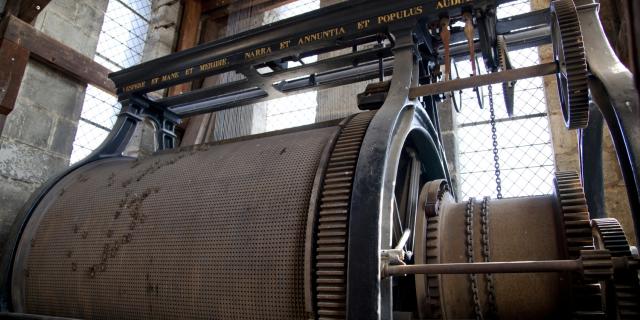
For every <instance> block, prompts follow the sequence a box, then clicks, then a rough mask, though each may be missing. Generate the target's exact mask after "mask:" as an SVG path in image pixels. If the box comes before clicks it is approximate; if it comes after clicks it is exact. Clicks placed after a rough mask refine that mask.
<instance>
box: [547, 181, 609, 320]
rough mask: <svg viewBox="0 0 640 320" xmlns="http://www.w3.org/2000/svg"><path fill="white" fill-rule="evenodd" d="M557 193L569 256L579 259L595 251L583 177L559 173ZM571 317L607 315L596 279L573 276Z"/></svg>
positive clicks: (584, 317) (581, 317)
mask: <svg viewBox="0 0 640 320" xmlns="http://www.w3.org/2000/svg"><path fill="white" fill-rule="evenodd" d="M554 182H555V191H556V196H557V197H558V200H559V202H560V209H561V213H562V224H563V231H564V238H565V241H566V249H567V258H569V259H578V258H580V253H581V251H583V250H593V249H594V247H593V238H592V235H591V225H590V222H589V210H588V208H587V200H586V198H585V196H584V191H583V189H582V184H581V182H580V177H579V176H578V174H577V173H575V172H570V171H568V172H557V173H556V178H555V181H554ZM571 289H572V293H573V294H572V295H571V296H572V297H571V310H572V315H571V316H572V318H576V319H586V318H589V319H592V318H593V317H594V316H595V317H602V318H604V316H605V313H604V308H603V306H602V292H601V290H600V284H599V283H598V282H597V281H584V280H583V279H581V278H578V277H571Z"/></svg>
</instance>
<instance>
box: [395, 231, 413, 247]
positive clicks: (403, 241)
mask: <svg viewBox="0 0 640 320" xmlns="http://www.w3.org/2000/svg"><path fill="white" fill-rule="evenodd" d="M410 235H411V229H404V232H403V233H402V237H400V240H399V241H398V244H396V247H395V248H394V249H397V250H400V249H402V248H404V245H405V244H407V240H409V236H410Z"/></svg>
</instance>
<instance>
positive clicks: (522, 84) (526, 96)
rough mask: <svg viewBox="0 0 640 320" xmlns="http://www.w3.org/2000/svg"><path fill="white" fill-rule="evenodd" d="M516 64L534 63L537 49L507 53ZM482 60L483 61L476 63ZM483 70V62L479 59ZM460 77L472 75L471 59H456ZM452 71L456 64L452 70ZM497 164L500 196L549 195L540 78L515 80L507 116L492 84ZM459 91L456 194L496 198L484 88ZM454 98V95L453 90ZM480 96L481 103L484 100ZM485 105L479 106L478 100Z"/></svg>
mask: <svg viewBox="0 0 640 320" xmlns="http://www.w3.org/2000/svg"><path fill="white" fill-rule="evenodd" d="M530 8H531V5H530V1H528V0H527V1H516V2H512V3H508V4H507V5H504V6H501V7H499V8H498V17H499V18H503V17H508V16H512V15H516V14H522V13H525V12H528V11H531V9H530ZM509 55H510V59H511V62H512V64H513V67H514V68H520V67H526V66H531V65H535V64H538V63H539V62H540V61H539V60H540V59H539V53H538V49H536V48H530V49H522V50H517V51H511V52H509ZM479 62H481V61H479ZM478 66H480V67H481V72H482V73H484V72H486V71H485V70H484V68H483V67H484V66H483V63H478ZM455 67H456V68H457V69H458V72H459V74H460V75H461V76H466V75H469V74H471V63H470V62H469V61H457V62H456V63H455ZM454 69H455V68H454ZM492 88H493V101H494V106H495V117H496V130H497V144H498V156H499V160H498V163H499V166H500V173H501V180H502V183H501V184H502V194H503V196H504V197H518V196H528V195H538V194H548V193H551V191H552V187H553V186H552V179H553V173H554V161H553V149H552V146H551V135H550V130H549V121H548V118H547V105H546V99H545V92H544V80H543V79H542V78H531V79H524V80H519V81H518V82H517V83H516V86H515V103H514V114H513V117H512V118H509V117H508V115H507V111H506V107H505V102H504V98H503V94H502V86H501V85H493V87H492ZM479 90H480V95H481V96H482V99H480V100H481V101H478V100H479V99H478V98H477V94H476V92H474V91H473V90H465V91H463V92H462V97H461V98H462V99H460V100H461V105H462V110H461V112H460V113H458V114H457V116H456V120H457V129H456V130H457V132H456V137H457V144H458V162H457V163H458V177H457V178H458V179H457V180H458V184H459V189H460V190H459V192H460V194H459V195H460V196H462V197H463V198H465V197H478V196H482V195H492V196H494V197H495V196H496V195H497V192H496V183H495V168H494V156H493V146H492V143H493V141H492V132H491V124H490V121H489V120H490V113H489V107H488V104H489V99H488V88H487V87H482V88H479ZM456 96H457V93H456ZM482 100H483V101H482ZM481 102H482V103H483V104H484V108H483V109H481V108H480V103H481Z"/></svg>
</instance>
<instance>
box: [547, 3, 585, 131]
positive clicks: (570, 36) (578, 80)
mask: <svg viewBox="0 0 640 320" xmlns="http://www.w3.org/2000/svg"><path fill="white" fill-rule="evenodd" d="M550 9H551V12H552V17H553V18H554V19H553V21H552V36H553V38H554V47H553V51H554V54H555V56H556V57H558V58H559V59H558V60H560V61H558V62H559V63H560V66H561V70H560V73H561V74H562V75H560V73H559V74H558V88H559V89H560V95H561V97H562V99H561V101H560V102H561V104H562V114H563V116H564V119H565V124H566V126H567V128H569V129H577V128H585V127H586V126H587V124H588V122H589V86H588V80H587V76H588V72H587V59H586V57H585V50H584V43H583V41H582V31H581V28H580V21H579V19H578V12H577V10H576V7H575V4H574V3H573V0H556V1H553V2H552V3H551V7H550ZM560 51H561V53H562V54H560Z"/></svg>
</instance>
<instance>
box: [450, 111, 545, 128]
mask: <svg viewBox="0 0 640 320" xmlns="http://www.w3.org/2000/svg"><path fill="white" fill-rule="evenodd" d="M546 116H547V113H545V112H540V113H532V114H527V115H524V116H516V117H509V118H500V119H496V120H495V121H496V122H505V121H516V120H524V119H532V118H541V117H546ZM490 123H491V120H486V121H477V122H469V123H463V124H459V125H458V128H464V127H473V126H478V125H483V124H490Z"/></svg>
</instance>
